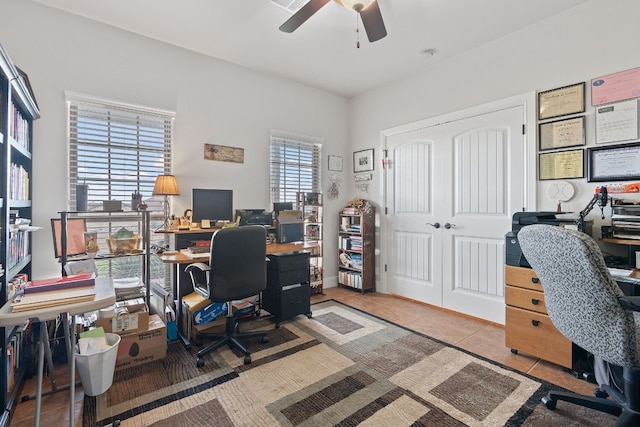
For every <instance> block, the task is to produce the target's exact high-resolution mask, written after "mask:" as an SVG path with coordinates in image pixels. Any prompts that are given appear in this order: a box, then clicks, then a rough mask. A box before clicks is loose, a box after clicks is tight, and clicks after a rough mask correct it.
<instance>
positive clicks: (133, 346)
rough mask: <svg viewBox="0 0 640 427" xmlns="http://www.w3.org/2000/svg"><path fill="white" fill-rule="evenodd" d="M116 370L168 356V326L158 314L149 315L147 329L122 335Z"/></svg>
mask: <svg viewBox="0 0 640 427" xmlns="http://www.w3.org/2000/svg"><path fill="white" fill-rule="evenodd" d="M120 338H121V340H120V344H119V345H118V355H117V356H116V370H119V369H125V368H130V367H132V366H138V365H142V364H145V363H149V362H153V361H154V360H160V359H164V358H165V357H166V356H167V328H166V326H165V324H164V322H163V321H162V319H161V318H160V316H158V315H157V314H152V315H151V316H150V317H149V323H148V325H147V330H146V331H143V332H136V333H133V334H125V335H121V336H120Z"/></svg>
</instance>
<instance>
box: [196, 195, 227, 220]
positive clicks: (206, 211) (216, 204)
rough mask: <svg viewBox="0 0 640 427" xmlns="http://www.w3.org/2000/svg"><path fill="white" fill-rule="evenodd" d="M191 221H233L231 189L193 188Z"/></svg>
mask: <svg viewBox="0 0 640 427" xmlns="http://www.w3.org/2000/svg"><path fill="white" fill-rule="evenodd" d="M192 203H193V221H194V222H200V221H202V220H203V219H208V220H210V221H212V222H215V221H224V220H227V221H233V190H214V189H206V188H194V189H193V191H192Z"/></svg>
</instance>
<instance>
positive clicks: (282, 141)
mask: <svg viewBox="0 0 640 427" xmlns="http://www.w3.org/2000/svg"><path fill="white" fill-rule="evenodd" d="M314 139H315V138H299V137H286V136H281V135H276V134H273V133H272V135H271V153H270V158H271V172H270V174H271V202H272V203H275V202H293V203H294V206H295V202H296V192H298V191H304V192H318V193H319V192H321V182H322V181H321V176H320V173H321V171H322V166H321V159H322V153H321V150H322V145H321V142H320V140H318V139H315V140H314Z"/></svg>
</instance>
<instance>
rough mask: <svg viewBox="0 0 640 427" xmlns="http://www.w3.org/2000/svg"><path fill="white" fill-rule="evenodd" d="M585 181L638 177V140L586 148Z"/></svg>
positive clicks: (639, 170)
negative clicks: (632, 142)
mask: <svg viewBox="0 0 640 427" xmlns="http://www.w3.org/2000/svg"><path fill="white" fill-rule="evenodd" d="M587 171H588V172H587V181H588V182H602V181H635V180H638V179H640V142H637V143H634V144H625V145H609V146H605V147H595V148H588V149H587Z"/></svg>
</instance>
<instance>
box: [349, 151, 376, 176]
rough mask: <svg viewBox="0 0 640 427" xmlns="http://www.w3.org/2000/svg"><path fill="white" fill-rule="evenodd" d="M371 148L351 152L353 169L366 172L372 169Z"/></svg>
mask: <svg viewBox="0 0 640 427" xmlns="http://www.w3.org/2000/svg"><path fill="white" fill-rule="evenodd" d="M373 161H374V158H373V148H369V149H368V150H361V151H356V152H354V153H353V171H354V172H356V173H358V172H366V171H372V170H373V169H374V164H373Z"/></svg>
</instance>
